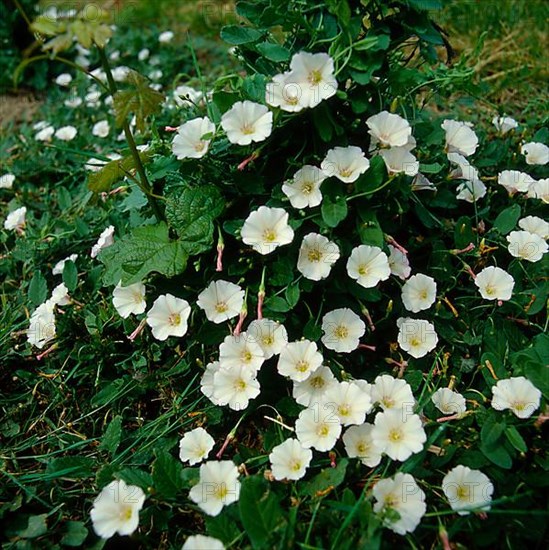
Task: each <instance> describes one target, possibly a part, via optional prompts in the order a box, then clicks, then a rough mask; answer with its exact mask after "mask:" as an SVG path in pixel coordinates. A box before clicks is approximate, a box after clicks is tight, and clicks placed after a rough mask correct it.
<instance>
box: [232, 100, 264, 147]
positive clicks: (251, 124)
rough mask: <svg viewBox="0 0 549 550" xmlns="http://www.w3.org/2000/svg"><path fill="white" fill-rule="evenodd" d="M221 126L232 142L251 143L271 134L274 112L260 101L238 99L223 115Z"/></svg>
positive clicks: (239, 143) (238, 143)
mask: <svg viewBox="0 0 549 550" xmlns="http://www.w3.org/2000/svg"><path fill="white" fill-rule="evenodd" d="M221 127H222V128H223V130H225V132H226V133H227V138H228V139H229V141H230V142H231V143H236V144H237V145H249V144H250V143H252V141H263V140H265V139H267V138H268V137H269V136H270V135H271V131H272V128H273V113H271V112H270V111H269V109H267V107H265V105H261V104H260V103H254V102H253V101H248V100H246V101H237V102H236V103H235V104H234V105H233V106H232V107H231V108H230V109H229V110H228V111H227V112H226V113H225V114H224V115H223V116H222V117H221Z"/></svg>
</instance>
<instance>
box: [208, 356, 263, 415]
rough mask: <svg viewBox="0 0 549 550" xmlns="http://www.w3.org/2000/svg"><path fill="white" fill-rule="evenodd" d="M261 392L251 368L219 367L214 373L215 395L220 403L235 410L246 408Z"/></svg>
mask: <svg viewBox="0 0 549 550" xmlns="http://www.w3.org/2000/svg"><path fill="white" fill-rule="evenodd" d="M259 392H260V388H259V382H258V381H257V380H256V378H255V375H254V373H253V372H251V371H250V369H248V368H246V367H235V368H231V369H224V368H221V366H220V368H219V370H218V371H217V372H215V373H214V375H213V397H214V399H215V400H216V401H217V404H219V405H228V406H229V408H231V409H233V411H242V410H244V409H245V408H246V407H247V406H248V403H249V401H250V399H255V398H256V397H257V396H258V395H259Z"/></svg>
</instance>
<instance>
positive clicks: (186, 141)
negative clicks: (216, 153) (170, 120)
mask: <svg viewBox="0 0 549 550" xmlns="http://www.w3.org/2000/svg"><path fill="white" fill-rule="evenodd" d="M214 132H215V124H214V123H213V122H212V121H211V120H210V119H209V118H208V117H204V118H195V119H193V120H189V121H188V122H185V124H182V125H181V126H180V127H179V131H178V132H177V135H176V136H175V137H174V138H173V142H172V152H173V154H174V155H175V156H176V157H177V159H178V160H182V159H187V158H189V159H199V158H202V157H203V156H204V155H205V154H206V153H207V152H208V147H209V146H210V141H211V136H210V137H208V138H207V139H202V138H203V136H205V135H207V134H213V133H214Z"/></svg>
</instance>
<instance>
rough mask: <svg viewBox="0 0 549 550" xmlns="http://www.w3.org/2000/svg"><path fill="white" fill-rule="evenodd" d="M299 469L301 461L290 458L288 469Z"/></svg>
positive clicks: (296, 470) (295, 470)
mask: <svg viewBox="0 0 549 550" xmlns="http://www.w3.org/2000/svg"><path fill="white" fill-rule="evenodd" d="M300 469H301V462H300V461H299V460H292V462H291V463H290V470H293V471H294V472H298V471H299V470H300Z"/></svg>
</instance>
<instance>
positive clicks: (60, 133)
mask: <svg viewBox="0 0 549 550" xmlns="http://www.w3.org/2000/svg"><path fill="white" fill-rule="evenodd" d="M76 134H78V130H77V129H76V128H75V127H74V126H62V127H61V128H59V129H58V130H57V131H56V132H55V137H56V138H57V139H60V140H61V141H72V140H73V139H74V138H75V137H76Z"/></svg>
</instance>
